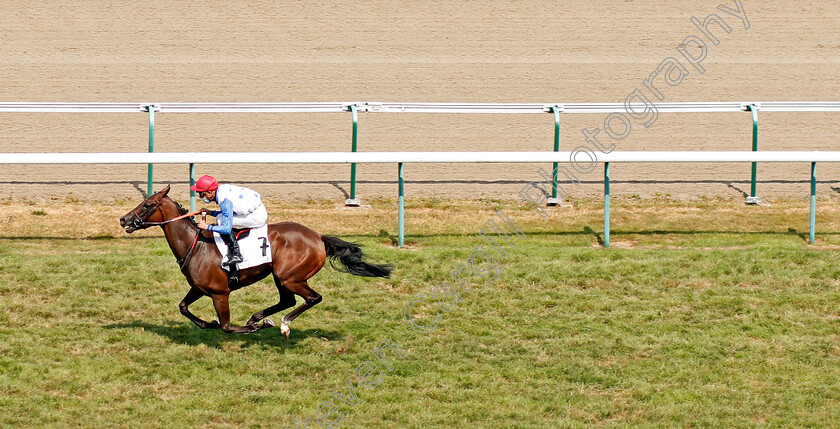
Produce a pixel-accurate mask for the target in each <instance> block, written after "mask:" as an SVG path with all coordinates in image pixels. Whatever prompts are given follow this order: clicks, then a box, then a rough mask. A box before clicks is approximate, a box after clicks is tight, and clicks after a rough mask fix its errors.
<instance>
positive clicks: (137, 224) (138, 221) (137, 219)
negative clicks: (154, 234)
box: [131, 200, 175, 229]
mask: <svg viewBox="0 0 840 429" xmlns="http://www.w3.org/2000/svg"><path fill="white" fill-rule="evenodd" d="M149 208H151V210H148V209H145V208H144V213H143V214H139V213H137V209H136V208H135V209H134V210H132V211H131V212H132V213H134V220H132V221H131V226H132V227H134V228H136V229H143V228H148V227H150V226H158V225H166V224H167V223H169V222H172V221H174V220H175V219H171V220H168V221H163V222H146V219H148V218H149V217H150V216H151V215H152V214H154V212H155V211H159V212H160V218H161V219H163V210H161V208H160V200H158V202H157V203H156V204H155V205H154V207H153V208H152V207H149Z"/></svg>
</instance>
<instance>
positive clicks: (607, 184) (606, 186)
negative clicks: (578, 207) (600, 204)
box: [604, 162, 610, 247]
mask: <svg viewBox="0 0 840 429" xmlns="http://www.w3.org/2000/svg"><path fill="white" fill-rule="evenodd" d="M604 247H610V163H609V162H605V163H604Z"/></svg>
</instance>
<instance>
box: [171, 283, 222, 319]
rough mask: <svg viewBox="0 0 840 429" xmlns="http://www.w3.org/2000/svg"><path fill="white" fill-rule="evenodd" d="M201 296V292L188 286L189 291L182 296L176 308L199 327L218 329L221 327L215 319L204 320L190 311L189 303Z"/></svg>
mask: <svg viewBox="0 0 840 429" xmlns="http://www.w3.org/2000/svg"><path fill="white" fill-rule="evenodd" d="M202 296H204V294H203V293H201V292H200V291H199V290H198V289H196V288H190V291H189V292H187V295H186V296H185V297H184V299H182V300H181V303H180V304H178V309H179V310H181V314H183V315H184V316H186V317H187V319H190V320H192V322H193V323H195V325H196V326H198V327H199V328H201V329H219V328H221V325H219V322H217V321H215V320H214V321H212V322H206V321H204V320H202V319H199V318H198V317H197V316H196V315H195V314H192V312H191V311H190V308H189V307H190V304H192V303H194V302H196V301H197V300H198V299H199V298H201V297H202Z"/></svg>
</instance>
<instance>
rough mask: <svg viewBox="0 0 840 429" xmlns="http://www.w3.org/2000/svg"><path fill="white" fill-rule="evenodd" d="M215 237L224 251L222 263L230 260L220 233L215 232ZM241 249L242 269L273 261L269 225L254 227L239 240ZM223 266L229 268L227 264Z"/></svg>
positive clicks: (220, 249) (217, 243)
mask: <svg viewBox="0 0 840 429" xmlns="http://www.w3.org/2000/svg"><path fill="white" fill-rule="evenodd" d="M213 239H214V240H215V241H216V246H217V247H218V248H219V252H222V264H224V263H225V262H227V260H228V257H227V255H228V247H227V244H225V242H224V241H223V240H222V237H221V236H219V234H218V233H216V232H214V233H213ZM239 251H240V252H241V253H242V259H243V260H242V262H240V263H239V264H237V266H238V267H239V269H240V270H242V269H245V268H251V267H256V266H257V265H262V264H268V263H270V262H271V243H269V242H268V225H263V226H261V227H259V228H254V229H252V230H251V232H249V233H248V236H247V237H245V238H243V239H241V240H239ZM222 268H225V269H227V267H226V266H225V265H222Z"/></svg>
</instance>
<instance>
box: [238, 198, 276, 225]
mask: <svg viewBox="0 0 840 429" xmlns="http://www.w3.org/2000/svg"><path fill="white" fill-rule="evenodd" d="M267 221H268V212H267V211H266V210H265V206H264V205H262V204H260V206H259V207H257V208H256V210H254V211H252V212H251V213H248V214H247V215H239V214H236V213H234V214H233V227H234V228H259V227H261V226H263V225H265V223H266V222H267Z"/></svg>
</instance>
